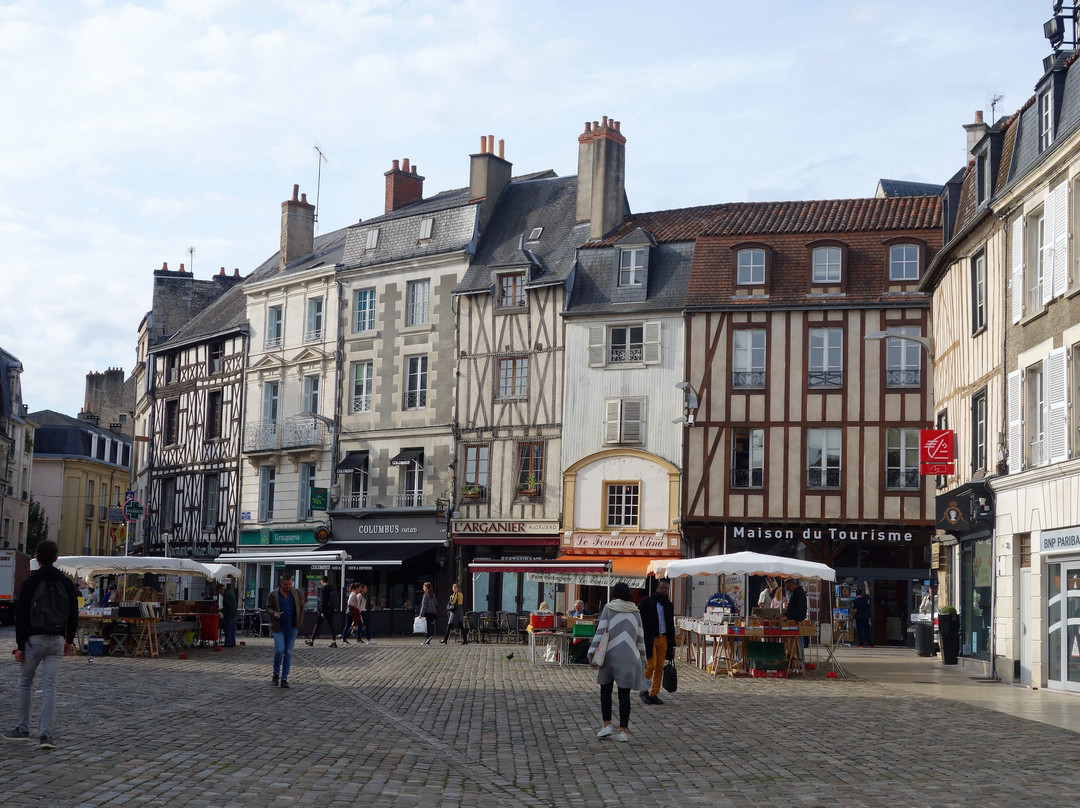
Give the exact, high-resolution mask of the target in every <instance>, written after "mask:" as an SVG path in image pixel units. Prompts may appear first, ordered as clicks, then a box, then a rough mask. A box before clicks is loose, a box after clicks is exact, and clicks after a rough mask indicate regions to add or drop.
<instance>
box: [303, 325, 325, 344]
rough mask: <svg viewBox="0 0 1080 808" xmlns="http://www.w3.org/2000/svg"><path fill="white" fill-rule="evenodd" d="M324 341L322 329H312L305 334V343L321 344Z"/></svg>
mask: <svg viewBox="0 0 1080 808" xmlns="http://www.w3.org/2000/svg"><path fill="white" fill-rule="evenodd" d="M320 340H322V329H321V328H312V329H309V330H308V331H305V332H304V342H319V341H320Z"/></svg>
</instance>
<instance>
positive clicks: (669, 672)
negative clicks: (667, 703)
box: [660, 661, 679, 693]
mask: <svg viewBox="0 0 1080 808" xmlns="http://www.w3.org/2000/svg"><path fill="white" fill-rule="evenodd" d="M660 683H661V685H662V686H663V688H664V690H666V691H667V692H668V693H674V692H675V691H676V690H678V689H679V674H678V673H676V671H675V663H674V661H672V662H668V663H667V664H666V665H665V666H664V675H663V677H662V679H661V682H660Z"/></svg>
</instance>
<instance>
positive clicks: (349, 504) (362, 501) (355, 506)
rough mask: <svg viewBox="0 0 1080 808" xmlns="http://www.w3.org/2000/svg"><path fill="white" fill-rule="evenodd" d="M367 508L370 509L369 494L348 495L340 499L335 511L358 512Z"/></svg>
mask: <svg viewBox="0 0 1080 808" xmlns="http://www.w3.org/2000/svg"><path fill="white" fill-rule="evenodd" d="M367 507H370V506H369V505H368V495H367V494H346V495H345V496H343V497H341V498H340V499H338V501H337V505H336V506H335V510H339V511H358V510H361V509H363V508H367Z"/></svg>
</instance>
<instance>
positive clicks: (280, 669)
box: [274, 628, 299, 679]
mask: <svg viewBox="0 0 1080 808" xmlns="http://www.w3.org/2000/svg"><path fill="white" fill-rule="evenodd" d="M297 633H299V629H297V628H288V629H284V628H283V629H282V630H281V631H277V632H274V676H277V675H279V674H280V675H281V678H282V679H288V678H289V670H290V669H291V668H292V649H293V646H294V645H296V635H297Z"/></svg>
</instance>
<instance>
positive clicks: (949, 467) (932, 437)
mask: <svg viewBox="0 0 1080 808" xmlns="http://www.w3.org/2000/svg"><path fill="white" fill-rule="evenodd" d="M919 472H920V473H921V474H923V475H924V476H932V475H948V474H955V473H956V441H955V433H954V432H953V431H952V430H951V429H920V430H919Z"/></svg>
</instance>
